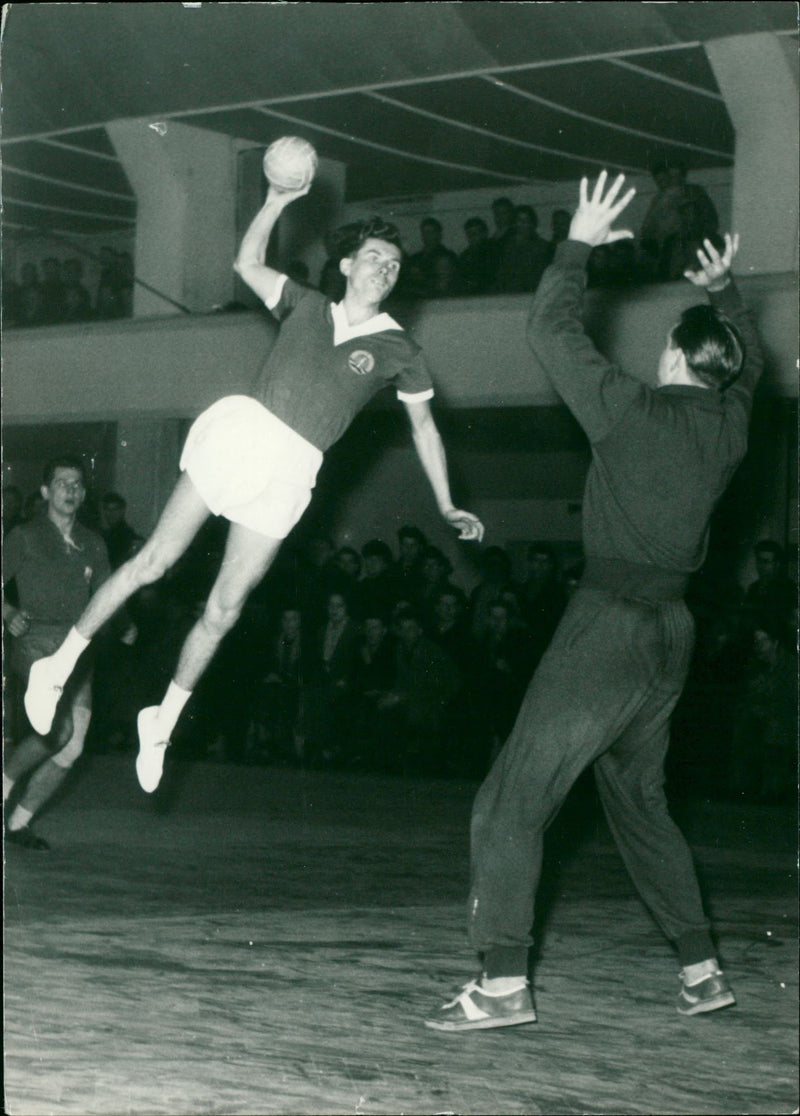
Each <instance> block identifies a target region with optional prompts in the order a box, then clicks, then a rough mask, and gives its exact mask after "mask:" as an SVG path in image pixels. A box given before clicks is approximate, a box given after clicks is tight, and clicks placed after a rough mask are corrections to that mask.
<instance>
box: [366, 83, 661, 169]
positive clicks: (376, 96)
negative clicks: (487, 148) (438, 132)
mask: <svg viewBox="0 0 800 1116" xmlns="http://www.w3.org/2000/svg"><path fill="white" fill-rule="evenodd" d="M365 95H366V96H367V97H370V98H372V99H373V100H375V101H380V102H381V103H382V104H386V105H393V106H397V107H398V108H401V109H405V110H406V112H411V113H414V114H415V115H416V116H423V117H426V118H427V119H429V120H437V121H439V122H440V123H442V124H447V125H448V127H452V128H463V129H464V130H465V131H467V132H475V133H477V134H478V135H481V136H488V137H489V139H492V140H498V141H499V142H500V143H510V144H513V145H514V146H515V147H522V148H526V149H527V150H528V151H544V152H545V153H546V154H547V155H556V156H558V157H559V158H562V159H572V160H574V162H576V163H595V164H596V165H597V166H600V167H607V166H609V162H608V160H607V159H606V160H603V159H591V158H589V157H588V156H583V155H575V154H574V153H573V152H571V151H566V150H565V149H564V148H558V147H545V146H544V145H543V144H540V143H530V142H529V141H528V140H520V139H514V138H513V137H512V136H504V135H500V134H499V133H497V132H492V131H490V130H489V129H488V128H481V127H479V126H478V125H477V124H466V123H464V122H463V121H461V120H455V119H454V118H453V117H451V116H440V115H439V113H438V112H430V111H429V110H428V109H421V108H417V107H416V105H407V104H406V103H405V102H404V101H398V100H396V99H395V98H394V97H387V96H385V95H384V94H383V93H374V92H368V93H366V94H365ZM610 165H611V166H613V167H615V168H617V167H618V168H619V169H620V170H627V171H631V172H633V173H636V172H637V171H639V170H641V168H640V167H632V166H627V165H626V164H622V163H612V164H610ZM528 181H530V182H537V181H540V182H543V181H544V179H536V178H533V177H531V178H530V179H529V180H528Z"/></svg>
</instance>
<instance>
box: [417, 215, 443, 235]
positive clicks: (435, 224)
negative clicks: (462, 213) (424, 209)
mask: <svg viewBox="0 0 800 1116" xmlns="http://www.w3.org/2000/svg"><path fill="white" fill-rule="evenodd" d="M426 226H427V227H428V228H429V229H438V231H439V232H441V231H442V222H441V221H437V220H436V218H435V217H423V218H422V220H421V221H420V223H419V227H420V228H421V229H424V228H425V227H426Z"/></svg>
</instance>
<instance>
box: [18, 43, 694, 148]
mask: <svg viewBox="0 0 800 1116" xmlns="http://www.w3.org/2000/svg"><path fill="white" fill-rule="evenodd" d="M701 45H702V43H700V42H699V41H698V40H695V39H691V40H687V41H686V42H681V43H671V44H669V45H668V46H658V47H636V48H634V49H632V50H614V51H604V52H601V53H597V54H571V55H567V56H565V57H563V58H550V59H546V60H539V61H536V62H525V63H522V64H520V63H516V64H514V65H508V66H497V65H493V66H481V67H472V68H471V69H467V70H453V71H448V72H447V73H440V74H430V75H422V76H420V75H417V76H416V77H410V78H398V79H395V80H394V81H384V82H367V83H364V84H362V85H353V86H343V87H341V88H337V89H317V90H314V91H312V92H308V93H294V94H291V95H289V96H282V97H269V98H264V97H260V98H257V99H254V100H248V101H238V102H234V103H225V104H220V105H207V106H205V107H200V108H198V107H195V108H189V109H175V110H164V111H163V112H159V113H150V114H148V115H146V116H139V117H119V118H118V119H123V120H128V119H129V120H142V121H149V120H154V119H158V120H180V119H182V118H184V117H188V116H197V115H201V114H202V115H209V114H215V113H221V112H235V111H237V110H240V109H256V108H268V107H270V106H272V105H289V104H298V103H300V102H302V101H319V100H323V99H325V98H329V97H341V96H345V95H346V94H350V93H364V92H367V91H372V90H375V91H380V90H383V89H402V88H405V87H406V86H413V85H435V84H437V83H439V82H443V81H457V80H460V79H463V78H473V77H482V76H483V75H486V74H513V73H520V72H527V71H529V70H541V69H548V68H550V67H555V66H571V65H576V64H578V63H580V62H599V61H609V60H613V59H617V58H635V57H638V56H640V55H644V54H654V53H664V52H667V51H674V50H688V49H690V48H693V47H699V46H701ZM7 98H8V91H7V90H6V99H7ZM104 123H105V122H104V121H102V120H95V121H92V123H90V124H81V125H78V126H77V127H73V128H66V129H50V130H48V131H45V132H37V133H31V134H29V135H23V136H10V137H7V138H4V139H3V140H2V144H3V145H10V144H15V143H21V142H23V141H24V140H34V139H49V138H51V137H52V136H63V135H77V134H79V133H80V132H86V131H90V130H93V129H95V128H98V127H102V126H103V124H104Z"/></svg>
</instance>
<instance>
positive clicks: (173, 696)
mask: <svg viewBox="0 0 800 1116" xmlns="http://www.w3.org/2000/svg"><path fill="white" fill-rule="evenodd" d="M191 696H192V691H191V690H182V689H181V687H180V686H178V685H177V684H176V683H175V682H170V684H169V686H168V688H167V692H166V693H165V694H164V700H163V701H162V702H161V705H159V707H158V713H157V714H156V717H157V718H158V723H159V724H160V725H161V726H162V728H163V729H164V732H165V736H166V737H167V738H169V737H170V736H171V735H172V730H173V729H174V728H175V726H176V725H177V723H178V718H179V717H180V715H181V713H182V712H183V707H184V705H186V702H187V701H188V700H189V698H190V697H191Z"/></svg>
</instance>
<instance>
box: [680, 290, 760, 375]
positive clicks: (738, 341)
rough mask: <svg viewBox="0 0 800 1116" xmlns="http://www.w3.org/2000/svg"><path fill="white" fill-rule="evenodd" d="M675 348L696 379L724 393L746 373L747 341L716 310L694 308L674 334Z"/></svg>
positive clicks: (681, 319)
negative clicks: (743, 370) (745, 344)
mask: <svg viewBox="0 0 800 1116" xmlns="http://www.w3.org/2000/svg"><path fill="white" fill-rule="evenodd" d="M672 344H673V345H675V346H676V347H677V348H679V349H680V350H681V351H682V352H683V355H684V356H685V357H686V363H687V365H688V366H689V370H690V372H691V373H692V375H694V376H696V377H697V379H698V380H700V382H701V383H703V384H705V385H706V387H711V388H716V389H717V391H724V390H725V388H728V387H730V386H731V384H732V383H734V382H735V381H736V380H737V379H738V377H739V373H740V372H741V370H742V364H743V362H744V341H743V340H742V337H741V334H740V333H739V331H738V329H737V328H736V326H735V325H734V324H733V322H731V321H729V320H728V318H726V317H725V315H724V314H721V313H720V312H719V311H718V310H716V309H715V308H714V307H713V306H707V305H698V306H690V307H689V309H688V310H684V312H683V313H682V314H681V318H680V321H679V322H678V324H677V325H676V326H675V328H674V329H673V331H672Z"/></svg>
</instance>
